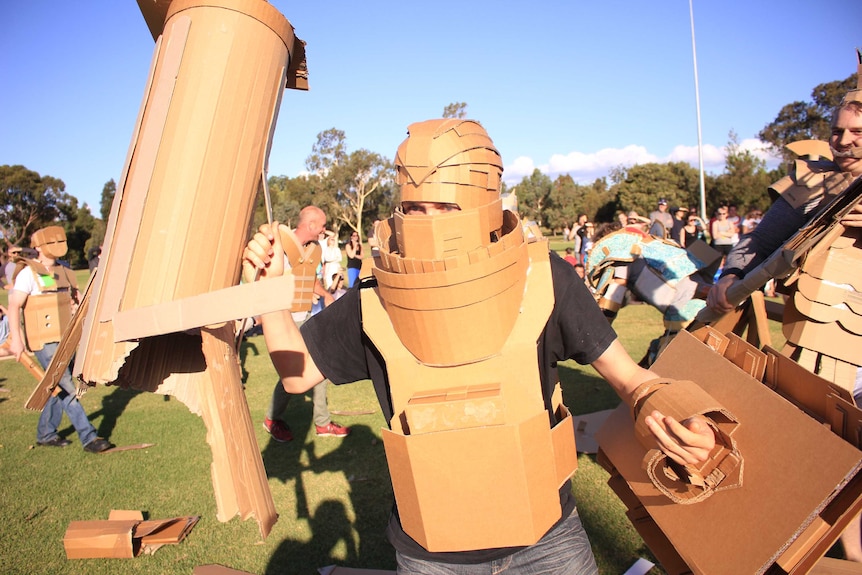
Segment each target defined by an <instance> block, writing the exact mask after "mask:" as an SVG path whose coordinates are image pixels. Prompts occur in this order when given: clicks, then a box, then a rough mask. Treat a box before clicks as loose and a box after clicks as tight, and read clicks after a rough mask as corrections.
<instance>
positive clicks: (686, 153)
mask: <svg viewBox="0 0 862 575" xmlns="http://www.w3.org/2000/svg"><path fill="white" fill-rule="evenodd" d="M739 146H740V148H741V149H743V150H748V151H750V152H751V153H752V154H754V155H755V156H757V157H758V158H761V159H763V160H765V161H766V163H767V166H768V167H769V168H774V167H776V166H777V165H778V163H779V162H780V159H779V158H776V157H774V156H772V155H771V154H770V153H769V152H768V151H767V149H766V147H765V146H764V144H763V142H761V141H760V140H757V139H755V138H749V139H746V140H743V141H742V142H740V143H739ZM726 154H727V149H726V148H725V147H717V146H713V145H711V144H707V145H705V146H703V169H704V171H706V172H712V173H720V172H721V171H723V170H724V158H725V155H726ZM650 162H659V163H662V162H688V163H689V164H691V165H692V166H693V167H695V168H697V167H698V152H697V146H676V147H675V148H674V149H673V150H672V151H671V153H670V154H668V155H667V156H665V157H664V158H660V157H658V156H656V155H655V154H651V153H649V151H648V150H647V149H646V148H645V147H644V146H637V145H634V144H631V145H628V146H626V147H624V148H605V149H603V150H599V151H598V152H592V153H584V152H570V153H568V154H554V155H552V156H551V158H550V159H549V160H548V163H547V164H540V165H538V166H537V165H536V163H535V161H534V160H533V159H532V158H530V157H528V156H520V157H518V158H515V161H514V162H513V163H512V164H510V165H508V166H506V167H505V170H504V172H503V179H504V180H505V181H506V183H507V184H508V185H514V184H517V183H519V182H520V181H521V180H522V179H523V178H524V177H526V176H529V175H530V174H532V173H533V170H534V169H535V168H539V170H540V171H541V172H542V173H544V174H547V175H548V176H550V177H551V178H556V177H557V176H559V175H560V174H569V175H570V176H572V178H573V179H574V180H575V181H576V182H578V183H581V184H583V183H590V182H592V181H594V180H595V179H596V178H601V177H604V176H607V175H608V174H609V173H610V172H611V170H612V169H614V168H616V167H618V166H624V167H631V166H634V165H637V164H646V163H650Z"/></svg>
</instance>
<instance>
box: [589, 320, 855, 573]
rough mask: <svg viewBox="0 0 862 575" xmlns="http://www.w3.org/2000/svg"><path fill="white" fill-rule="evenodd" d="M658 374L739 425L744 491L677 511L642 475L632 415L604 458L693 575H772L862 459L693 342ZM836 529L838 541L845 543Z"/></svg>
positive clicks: (619, 418) (602, 438)
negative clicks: (693, 388)
mask: <svg viewBox="0 0 862 575" xmlns="http://www.w3.org/2000/svg"><path fill="white" fill-rule="evenodd" d="M652 369H653V370H654V371H656V372H657V373H659V374H660V375H661V376H663V377H669V378H675V379H693V380H695V381H696V382H697V383H698V384H699V385H700V386H702V387H703V388H704V389H705V390H706V391H708V392H709V393H710V394H711V395H712V396H713V397H715V398H716V399H717V400H719V401H721V402H722V404H723V405H725V406H726V407H727V408H728V409H729V410H730V411H731V412H732V413H734V415H735V416H736V417H737V418H738V420H739V422H740V425H739V427H738V429H737V430H736V431H735V434H734V437H735V438H736V440H737V442H738V446H739V449H740V452H741V454H742V456H743V458H744V466H745V467H744V481H743V485H742V487H740V488H738V489H732V490H727V491H722V492H719V493H716V494H715V495H713V496H712V497H710V498H709V499H707V500H705V501H702V502H700V503H697V504H694V505H684V506H683V505H674V504H672V503H671V502H670V500H669V499H667V498H666V497H664V496H662V495H660V494H659V493H658V491H657V490H656V488H655V487H654V486H653V485H652V484H651V483H649V481H648V479H647V477H646V472H645V471H644V470H643V469H642V468H641V459H642V458H643V454H644V450H643V448H642V447H641V446H640V445H639V444H638V443H637V440H636V439H635V436H634V431H633V424H632V422H631V419H630V416H629V413H628V410H627V409H626V408H625V407H621V408H620V409H618V410H617V411H616V412H614V414H613V415H612V416H611V417H610V418H609V419H608V421H607V422H606V424H605V425H604V426H603V427H602V429H601V430H600V432H599V435H598V439H599V443H600V445H601V446H602V449H603V451H605V452H606V454H607V456H608V458H609V459H610V461H611V462H612V464H613V466H614V467H615V468H616V469H617V470H619V472H620V473H621V474H622V475H623V477H625V479H626V482H627V483H628V485H629V486H630V488H631V489H632V491H633V492H634V493H635V494H636V495H637V496H638V498H639V499H640V501H641V502H642V504H643V505H644V507H645V508H646V509H647V510H648V512H649V514H650V516H651V517H652V518H653V519H654V521H655V523H656V524H657V525H658V526H659V528H660V529H661V530H662V532H663V533H664V534H665V536H666V537H667V538H668V540H669V541H670V542H671V543H672V545H673V547H674V548H675V549H676V552H678V553H679V555H680V556H681V557H682V558H683V559H684V561H685V563H686V564H687V565H688V566H689V568H690V569H691V570H692V572H694V573H709V574H710V575H714V574H717V575H720V574H723V573H726V574H728V575H730V574H738V573H762V572H764V571H765V570H767V569H768V568H769V567H770V566H771V565H772V564H773V562H774V561H775V559H776V558H777V557H778V556H779V555H780V554H781V553H782V552H784V551H785V550H786V549H787V548H788V547H789V546H790V545H791V544H792V543H793V542H794V541H795V540H797V539H798V538H799V537H800V535H801V534H802V533H803V532H804V530H805V528H806V527H807V526H808V525H810V524H811V523H812V522H814V521H816V520H817V518H818V517H820V516H821V513H822V511H823V510H824V508H827V506H828V505H829V503H830V502H832V501H833V499H835V498H836V496H837V495H838V494H839V491H838V489H841V488H842V487H844V486H845V485H847V484H848V483H849V482H851V480H854V477H855V476H856V474H857V473H858V471H859V469H860V467H862V452H860V451H859V450H857V449H856V448H854V447H853V446H851V445H849V444H848V443H846V442H845V441H843V440H841V439H840V438H839V437H837V436H836V435H835V434H833V433H832V432H830V431H829V430H828V429H827V428H826V427H824V426H823V425H821V424H820V423H819V422H817V421H815V420H814V419H812V418H810V417H809V416H808V415H806V414H805V413H803V412H801V411H800V410H799V409H797V408H796V407H794V406H793V405H791V404H790V403H788V402H787V401H786V400H784V399H783V398H781V397H780V396H778V395H777V394H775V393H773V392H772V391H771V390H770V389H768V388H767V387H766V386H764V385H762V384H761V383H760V382H759V381H757V380H755V379H754V378H752V377H750V376H748V375H747V374H745V373H743V372H742V371H741V370H739V369H738V368H736V367H734V366H732V365H730V364H729V362H727V360H725V359H724V358H722V357H721V356H719V355H717V354H716V353H714V352H713V351H712V350H711V349H710V348H709V347H707V346H705V345H703V344H702V343H701V342H700V341H698V340H697V339H696V338H694V337H693V336H692V335H691V334H689V333H687V332H681V333H680V334H679V335H678V336H677V337H676V338H675V339H674V340H673V342H672V343H671V344H670V345H669V346H668V348H667V349H666V350H665V352H664V353H663V354H662V355H661V357H660V358H659V360H658V361H657V362H656V364H654V366H653V368H652ZM850 499H852V501H849V502H847V501H844V502H842V506H843V508H844V509H846V508H847V507H848V506H850V505H855V504H856V503H855V501H856V498H855V497H851V498H850ZM824 519H825V517H824ZM764 525H768V526H769V528H768V529H764V527H763V526H764ZM835 527H836V528H834V529H832V530H831V531H830V537H837V533H835V531H837V530H840V528H839V526H838V525H835ZM705 530H706V532H708V533H709V534H710V535H709V537H704V532H705ZM833 541H834V539H833ZM822 543H823V540H821V541H819V542H818V545H821V546H822ZM654 551H656V550H654ZM823 552H825V549H823ZM660 559H661V558H660Z"/></svg>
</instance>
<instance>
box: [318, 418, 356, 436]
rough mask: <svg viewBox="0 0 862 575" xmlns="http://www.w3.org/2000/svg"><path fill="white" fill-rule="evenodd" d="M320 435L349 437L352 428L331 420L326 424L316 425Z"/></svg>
mask: <svg viewBox="0 0 862 575" xmlns="http://www.w3.org/2000/svg"><path fill="white" fill-rule="evenodd" d="M314 428H315V431H317V436H318V437H347V436H348V435H350V428H349V427H343V426H341V425H338V424H337V423H335V422H334V421H330V422H329V423H328V424H326V425H315V426H314Z"/></svg>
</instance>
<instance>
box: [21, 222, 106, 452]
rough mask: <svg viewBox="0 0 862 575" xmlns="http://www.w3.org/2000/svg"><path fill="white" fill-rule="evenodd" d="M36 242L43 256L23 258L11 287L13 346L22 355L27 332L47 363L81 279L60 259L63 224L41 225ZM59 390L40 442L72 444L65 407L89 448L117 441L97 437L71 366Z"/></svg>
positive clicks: (42, 423)
mask: <svg viewBox="0 0 862 575" xmlns="http://www.w3.org/2000/svg"><path fill="white" fill-rule="evenodd" d="M30 246H31V247H33V248H35V249H36V252H37V254H38V258H37V259H35V260H30V259H23V258H22V259H19V260H18V265H17V267H16V268H15V273H14V274H13V275H14V279H13V286H12V290H11V291H10V292H9V340H10V344H9V346H10V349H11V351H12V353H14V354H15V356H16V358H20V356H21V354H22V353H23V352H24V348H25V338H26V346H27V347H28V348H29V349H30V350H31V351H33V352H34V353H35V354H36V359H38V360H39V363H40V364H41V365H42V367H43V368H47V367H48V364H49V363H51V359H52V358H53V357H54V354H55V353H56V351H57V345H58V343H59V341H60V336H61V335H62V334H63V330H64V329H65V328H66V326H67V325H68V324H69V322H70V321H71V318H72V313H73V312H74V308H75V307H77V305H78V285H77V281H76V280H75V274H74V273H73V272H72V270H70V269H69V268H67V267H66V266H64V265H62V264H60V263H58V262H57V259H58V258H61V257H63V256H64V255H66V251H67V249H68V248H67V245H66V233H65V232H64V231H63V228H61V227H60V226H49V227H46V228H42V229H40V230H38V231H36V232H35V233H34V234H33V236H32V238H31V240H30ZM22 310H23V312H24V314H23V319H24V325H23V329H22V325H21V317H22V316H21V311H22ZM57 390H58V391H57V393H56V394H54V395H52V396H51V397H50V398H49V399H48V402H47V403H46V404H45V407H44V408H43V409H42V413H41V415H40V416H39V423H38V426H37V428H36V442H37V444H38V445H46V446H51V447H66V446H67V445H69V444H70V443H71V442H70V441H69V440H68V439H64V438H62V437H60V436H59V435H58V434H57V428H58V427H59V426H60V422H61V420H62V418H63V412H64V411H65V412H66V415H68V416H69V420H70V421H71V422H72V425H73V426H74V428H75V431H76V432H77V433H78V438H79V439H80V440H81V445H83V446H84V450H85V451H87V452H90V453H99V452H101V451H105V450H106V449H110V448H111V447H113V446H112V445H111V444H110V443H109V442H108V441H106V440H105V439H102V438H101V437H97V432H96V428H95V427H93V424H92V423H90V420H89V419H87V414H86V413H85V412H84V408H83V407H82V406H81V403H80V402H79V401H78V398H77V395H76V391H75V385H74V383H73V382H72V373H71V372H70V371H69V369H68V368H67V369H66V371H65V372H64V373H63V376H62V377H61V378H60V382H59V384H58V386H57Z"/></svg>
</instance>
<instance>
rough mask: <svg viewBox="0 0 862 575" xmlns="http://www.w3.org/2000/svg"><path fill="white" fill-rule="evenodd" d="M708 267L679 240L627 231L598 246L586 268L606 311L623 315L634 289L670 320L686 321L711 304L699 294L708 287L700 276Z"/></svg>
mask: <svg viewBox="0 0 862 575" xmlns="http://www.w3.org/2000/svg"><path fill="white" fill-rule="evenodd" d="M707 265H708V264H707V262H704V261H701V260H700V259H698V258H697V257H696V256H695V255H694V254H692V253H691V252H689V251H688V250H686V249H684V248H681V247H680V246H678V245H677V244H675V243H673V242H670V241H667V240H663V239H659V238H656V237H653V236H650V235H648V234H642V233H640V232H636V231H633V230H630V229H622V230H620V231H617V232H614V233H611V234H608V235H607V236H605V237H603V238H601V239H600V240H599V241H598V242H596V243H595V245H593V249H592V251H591V252H590V255H589V257H588V258H587V265H586V268H587V277H588V278H589V280H590V283H591V284H592V285H593V287H594V288H595V290H596V293H597V294H598V295H599V297H600V306H601V307H602V308H603V309H606V310H611V311H614V312H615V311H617V310H618V309H619V308H620V307H622V303H623V299H624V296H625V293H624V292H625V291H626V290H631V291H632V292H633V293H634V294H635V295H636V296H637V297H638V298H639V299H641V300H643V301H645V302H647V303H649V304H650V305H652V306H653V307H655V308H656V309H658V310H659V311H661V312H662V313H663V314H664V319H665V322H682V323H686V322H690V321H691V320H692V319H694V317H695V316H696V315H697V313H698V312H699V311H700V310H701V309H703V307H704V306H705V305H706V303H705V302H704V301H703V300H701V299H695V293H696V292H697V288H698V286H699V285H704V284H706V283H707V282H706V280H704V279H701V278H699V277H697V272H699V271H700V270H703V269H705V268H706V267H707ZM601 300H605V301H604V302H602V301H601ZM603 304H604V305H603Z"/></svg>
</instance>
